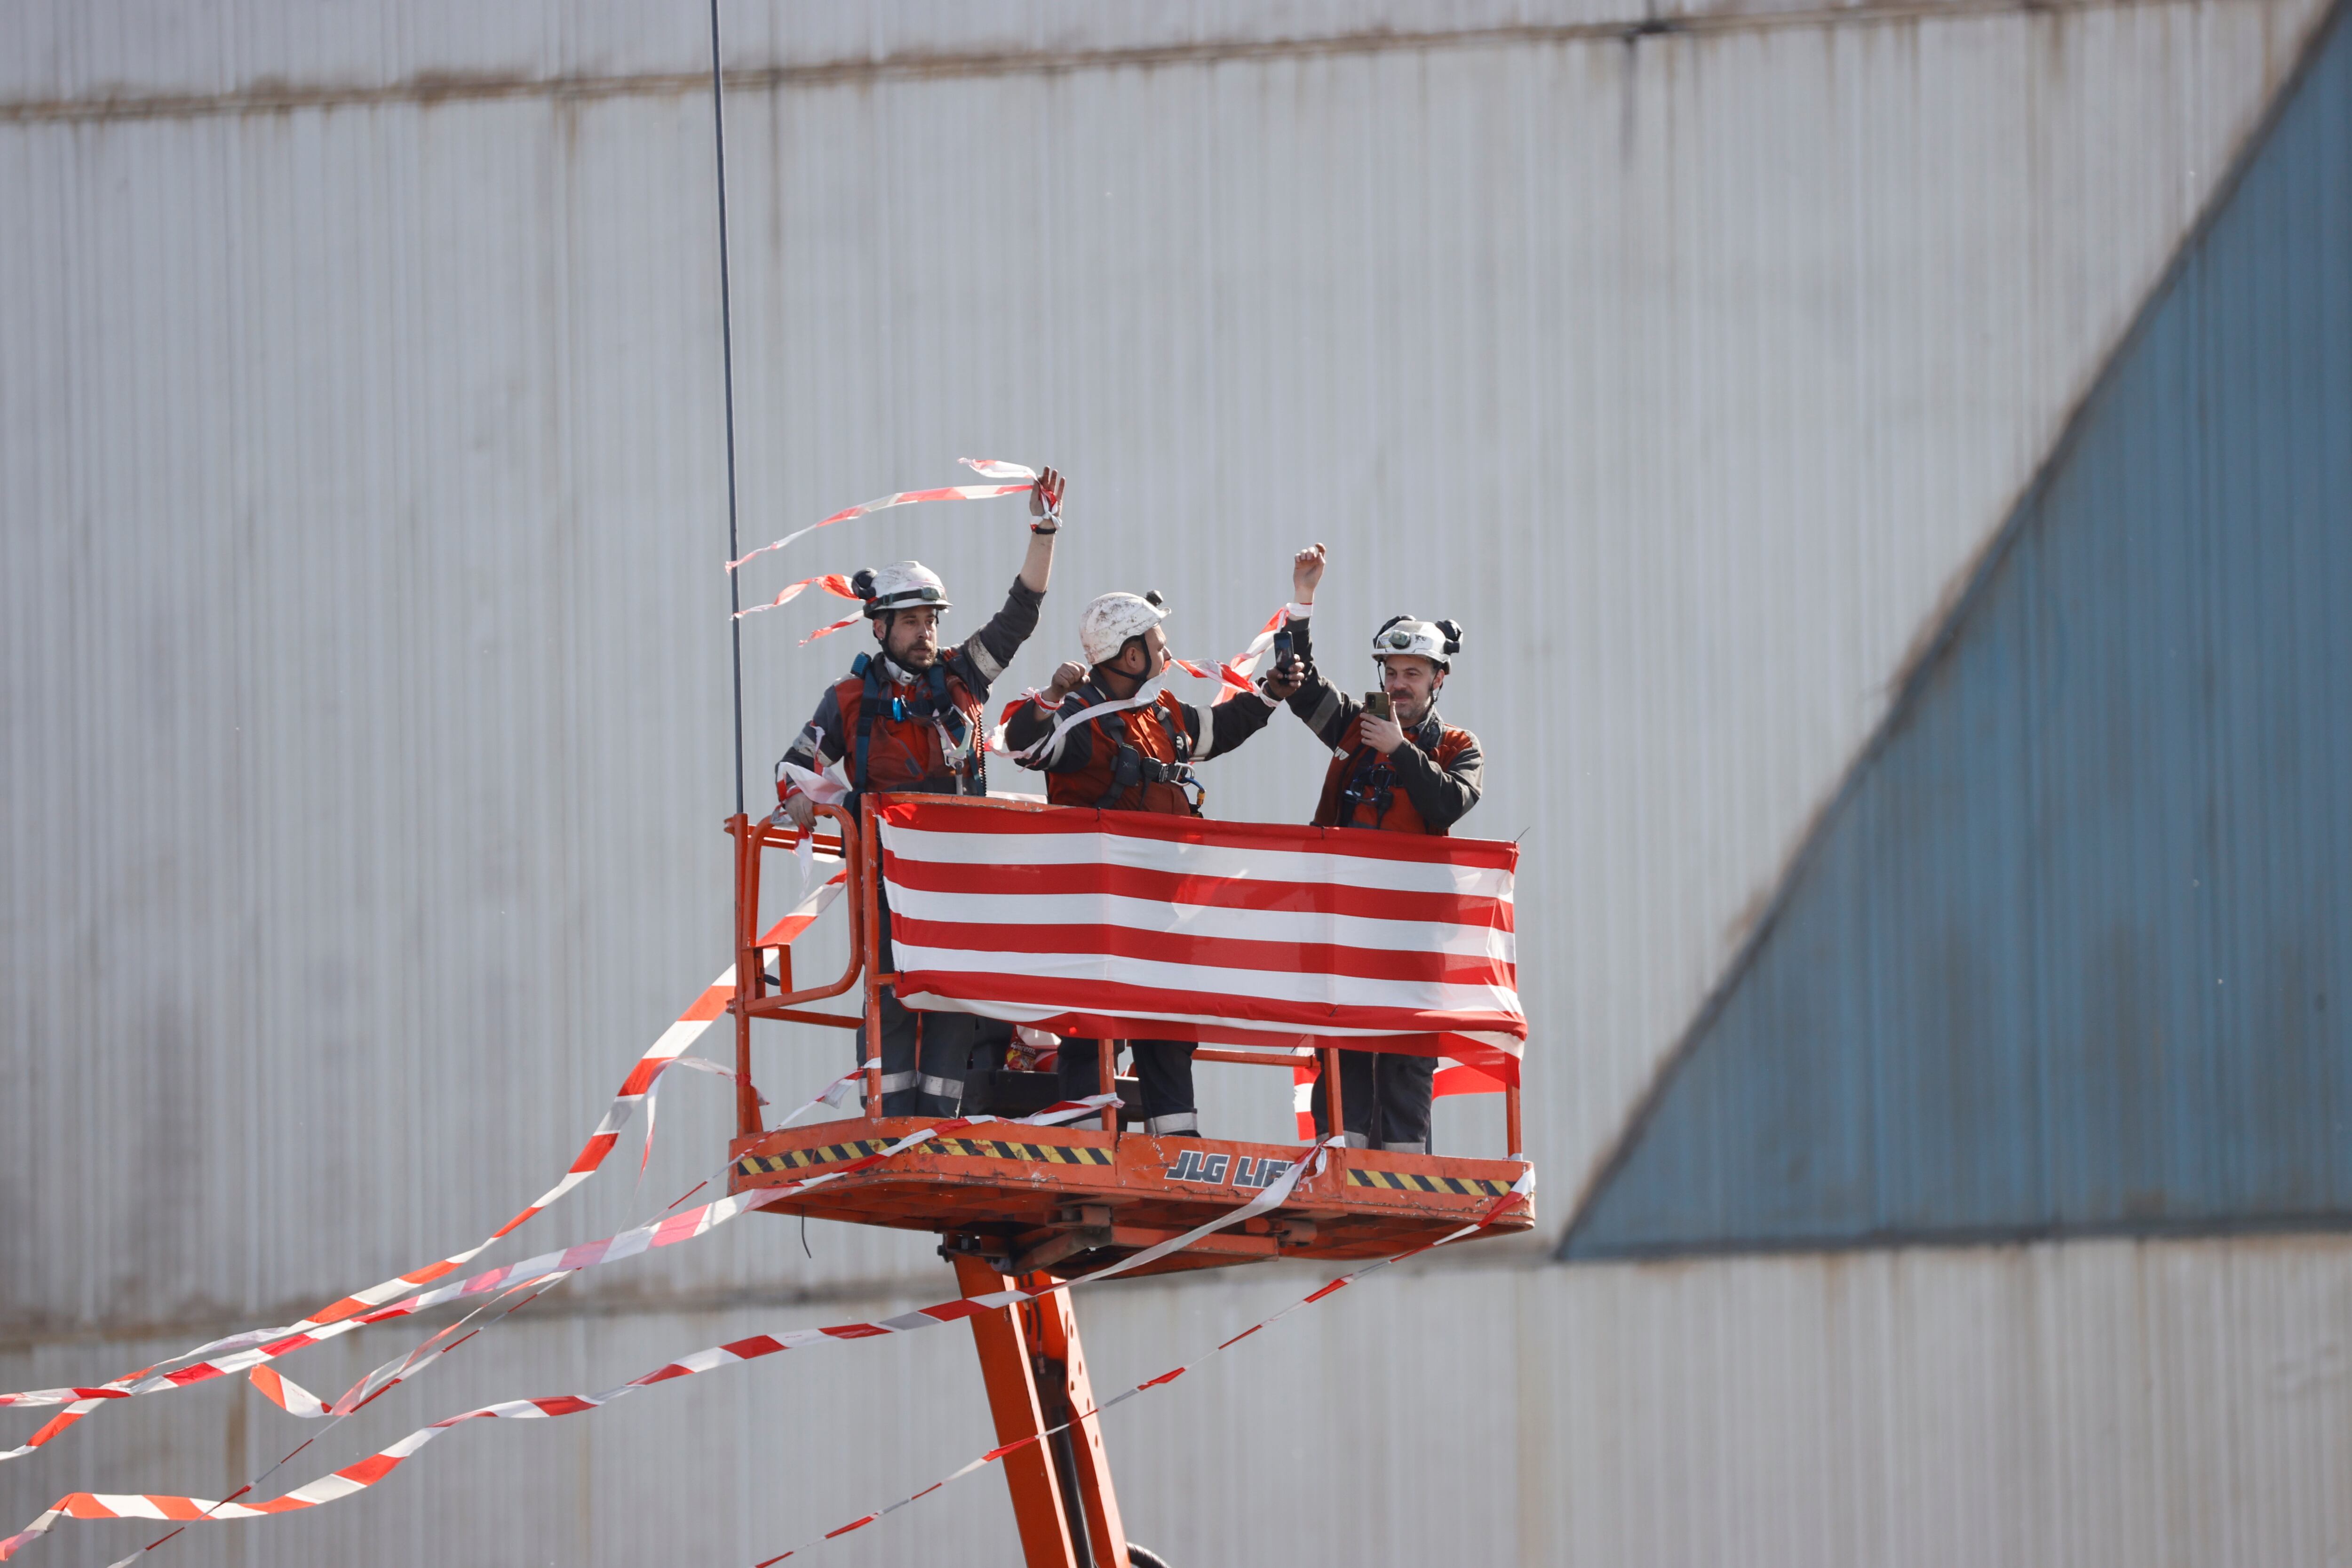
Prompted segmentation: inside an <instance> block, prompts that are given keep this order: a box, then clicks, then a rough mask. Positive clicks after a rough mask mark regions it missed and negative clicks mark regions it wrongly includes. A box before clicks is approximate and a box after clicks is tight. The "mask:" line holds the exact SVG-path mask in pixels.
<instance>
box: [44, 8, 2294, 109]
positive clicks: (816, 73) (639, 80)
mask: <svg viewBox="0 0 2352 1568" xmlns="http://www.w3.org/2000/svg"><path fill="white" fill-rule="evenodd" d="M2159 3H2162V0H2159ZM2221 3H2228V4H2237V5H2243V4H2269V3H2271V0H2221ZM2154 8H2156V7H2155V5H2151V4H2150V3H2149V0H1859V3H1858V4H1854V5H1820V6H1814V7H1812V8H1810V9H1801V10H1789V11H1762V12H1757V13H1753V14H1742V13H1738V12H1707V13H1698V12H1694V13H1692V14H1689V15H1676V14H1672V13H1667V14H1662V15H1645V16H1624V17H1616V18H1610V19H1604V20H1599V21H1589V22H1577V23H1563V24H1559V25H1556V26H1536V25H1529V26H1503V27H1464V28H1452V29H1440V30H1431V31H1423V32H1409V31H1370V32H1356V33H1335V34H1330V35H1328V36H1324V37H1299V38H1274V39H1265V40H1247V39H1213V40H1208V41H1204V42H1199V43H1188V44H1149V45H1131V46H1115V47H1102V48H1095V49H1083V48H1082V49H1039V50H1018V49H1016V50H1000V51H972V52H966V53H960V54H959V53H942V54H924V53H908V54H901V55H891V56H887V57H885V58H880V59H837V60H820V61H812V62H810V63H807V64H803V65H776V66H764V67H753V68H744V69H738V70H731V71H729V72H727V73H726V83H727V89H728V90H729V91H730V92H753V93H757V92H775V91H781V90H785V89H793V88H810V87H832V86H838V85H857V84H862V83H869V82H876V81H885V80H921V79H929V78H967V77H986V76H1024V75H1037V76H1044V75H1056V74H1060V73H1065V72H1072V71H1086V70H1116V69H1124V68H1148V67H1154V66H1184V65H1203V64H1216V63H1222V62H1225V61H1235V60H1256V59H1283V58H1301V57H1310V58H1311V57H1317V56H1336V55H1373V54H1396V53H1411V52H1415V51H1425V50H1436V49H1473V48H1496V47H1510V46H1513V45H1529V44H1570V43H1585V42H1608V41H1612V40H1614V41H1622V42H1625V43H1629V44H1638V43H1640V42H1641V41H1642V40H1643V39H1645V38H1671V37H1678V36H1682V35H1696V36H1705V35H1709V34H1718V33H1745V32H1760V31H1770V30H1776V29H1783V28H1791V27H1843V26H1874V25H1878V24H1883V23H1888V22H1906V21H1933V20H1940V19H1946V18H1950V19H1964V18H1968V17H1976V16H2009V15H2014V14H2019V13H2033V14H2037V15H2050V14H2063V13H2066V12H2095V11H2116V10H2146V9H2154ZM709 87H710V77H709V73H708V72H703V71H692V70H682V71H648V72H642V73H634V74H632V73H620V74H614V75H607V76H528V75H518V74H512V73H502V72H482V73H478V74H471V73H465V72H432V73H425V74H420V75H418V76H415V77H412V78H409V79H404V80H401V81H395V82H386V83H383V84H380V85H376V86H366V85H362V84H354V83H348V82H345V83H320V84H318V85H315V86H310V85H304V84H300V83H289V82H286V81H284V80H281V79H272V80H269V81H268V82H266V83H257V84H255V85H254V86H252V87H248V88H242V89H233V90H230V91H227V92H218V93H184V92H182V93H174V92H158V93H140V92H111V91H110V92H104V93H93V94H89V95H88V96H84V97H76V98H64V99H19V100H10V101H5V102H0V124H39V123H50V122H57V121H68V122H71V121H117V120H190V119H204V118H210V117H215V116H219V115H239V114H283V113H288V112H292V111H299V110H327V109H367V108H375V107H381V106H387V105H403V104H413V105H418V106H422V107H427V108H430V107H433V106H435V105H438V104H447V103H469V102H483V101H488V100H500V99H518V98H523V99H529V98H543V99H551V100H586V99H599V98H628V97H662V96H671V95H681V94H687V93H699V92H708V91H709Z"/></svg>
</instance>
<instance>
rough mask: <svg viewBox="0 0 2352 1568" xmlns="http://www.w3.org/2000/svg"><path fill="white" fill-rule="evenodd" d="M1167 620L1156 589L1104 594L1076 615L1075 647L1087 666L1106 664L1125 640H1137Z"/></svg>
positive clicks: (1115, 654) (1125, 642)
mask: <svg viewBox="0 0 2352 1568" xmlns="http://www.w3.org/2000/svg"><path fill="white" fill-rule="evenodd" d="M1167 618H1168V606H1167V605H1164V604H1162V603H1161V602H1160V593H1159V590H1157V589H1154V590H1153V591H1152V592H1150V593H1149V594H1142V595H1136V594H1105V595H1103V596H1102V597H1101V598H1099V599H1097V600H1096V601H1095V602H1094V603H1093V604H1091V605H1087V607H1086V609H1085V610H1084V611H1083V612H1081V613H1080V615H1079V616H1078V647H1080V648H1081V649H1083V650H1084V651H1085V653H1086V656H1087V663H1088V664H1108V663H1109V662H1110V661H1111V660H1112V659H1115V658H1118V650H1119V649H1121V648H1123V647H1126V646H1127V639H1128V638H1129V637H1141V636H1142V635H1143V634H1144V633H1146V632H1148V631H1150V629H1151V628H1152V627H1154V626H1158V625H1159V624H1160V622H1162V621H1164V620H1166V619H1167Z"/></svg>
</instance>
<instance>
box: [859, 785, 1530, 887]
mask: <svg viewBox="0 0 2352 1568" xmlns="http://www.w3.org/2000/svg"><path fill="white" fill-rule="evenodd" d="M875 815H876V816H878V817H879V818H881V820H882V821H883V822H884V823H886V824H887V825H888V826H893V827H906V828H913V829H918V830H919V831H921V832H924V833H976V834H985V835H988V836H990V837H1068V836H1071V835H1083V834H1091V833H1101V834H1108V835H1112V836H1114V837H1123V838H1143V839H1150V840H1152V841H1154V842H1157V843H1161V844H1222V845H1231V846H1233V847H1235V848H1240V849H1287V850H1291V851H1293V852H1296V853H1299V854H1308V855H1345V856H1348V857H1349V858H1355V859H1362V860H1406V861H1412V862H1414V863H1416V864H1421V865H1443V866H1469V867H1475V868H1479V869H1482V870H1495V871H1516V870H1517V868H1518V863H1519V847H1518V846H1517V845H1516V844H1512V843H1508V842H1506V841H1502V840H1498V839H1491V838H1452V837H1440V836H1438V835H1434V834H1420V833H1383V832H1381V831H1380V830H1378V829H1376V828H1370V827H1302V826H1297V825H1296V824H1292V823H1283V822H1222V821H1215V820H1212V819H1210V818H1207V817H1199V816H1161V815H1160V814H1159V813H1156V812H1142V811H1091V810H1088V809H1087V808H1085V807H1083V806H1061V807H1057V808H1055V809H1054V810H1051V811H1012V810H1007V809H1005V808H1004V807H1002V806H991V805H980V804H978V803H976V802H969V801H967V802H956V801H953V800H942V799H940V798H939V797H937V796H931V797H906V796H901V797H899V798H898V799H895V800H889V801H881V802H877V809H876V812H875Z"/></svg>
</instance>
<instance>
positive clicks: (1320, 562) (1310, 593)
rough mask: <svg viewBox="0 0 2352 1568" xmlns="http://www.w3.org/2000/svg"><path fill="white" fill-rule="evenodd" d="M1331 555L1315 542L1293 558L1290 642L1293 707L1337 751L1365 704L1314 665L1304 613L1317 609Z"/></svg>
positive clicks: (1313, 654)
mask: <svg viewBox="0 0 2352 1568" xmlns="http://www.w3.org/2000/svg"><path fill="white" fill-rule="evenodd" d="M1329 557H1330V552H1329V551H1328V550H1327V549H1326V548H1325V547H1324V546H1322V545H1320V544H1313V545H1309V546H1308V547H1307V548H1306V549H1304V550H1302V551H1300V552H1298V553H1297V554H1296V555H1294V556H1292V557H1291V558H1290V597H1291V605H1290V644H1291V653H1292V657H1293V658H1295V659H1296V660H1297V675H1298V689H1297V691H1296V692H1294V693H1292V695H1291V698H1290V710H1291V711H1292V712H1293V713H1296V714H1297V715H1298V717H1299V718H1300V719H1301V720H1302V721H1305V723H1306V725H1307V728H1308V729H1309V730H1312V731H1315V738H1316V739H1317V740H1318V741H1320V742H1323V743H1324V744H1325V745H1327V746H1328V747H1330V748H1331V749H1332V750H1333V751H1337V750H1339V742H1340V739H1341V737H1343V736H1344V735H1346V734H1347V732H1348V726H1349V724H1351V723H1353V722H1354V721H1355V718H1356V715H1357V714H1358V713H1359V712H1360V711H1362V704H1360V703H1359V702H1358V701H1357V700H1355V699H1354V698H1352V697H1350V696H1349V695H1348V694H1347V693H1346V692H1344V691H1342V690H1340V689H1339V688H1338V687H1336V686H1334V685H1332V684H1331V683H1330V682H1329V681H1328V680H1326V679H1324V678H1323V672H1322V671H1321V670H1319V669H1317V668H1315V644H1314V635H1313V630H1312V623H1311V621H1310V619H1309V617H1308V616H1307V615H1304V614H1302V613H1301V612H1302V611H1311V610H1313V609H1314V607H1315V590H1316V589H1317V588H1318V586H1320V585H1321V584H1322V582H1323V568H1324V566H1325V565H1326V564H1327V563H1328V560H1329Z"/></svg>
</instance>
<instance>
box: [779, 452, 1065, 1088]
mask: <svg viewBox="0 0 2352 1568" xmlns="http://www.w3.org/2000/svg"><path fill="white" fill-rule="evenodd" d="M1064 490H1065V485H1064V481H1063V479H1062V476H1061V475H1060V474H1058V473H1056V472H1055V470H1054V469H1052V468H1046V469H1045V470H1044V471H1043V472H1042V473H1040V474H1039V476H1038V479H1037V483H1036V485H1035V486H1034V488H1033V489H1031V491H1030V493H1029V514H1030V517H1031V519H1032V521H1031V523H1030V528H1029V551H1028V554H1027V555H1026V556H1025V557H1024V559H1023V561H1022V563H1021V574H1020V575H1019V576H1018V577H1016V578H1015V579H1014V580H1013V587H1012V590H1011V592H1010V593H1008V594H1007V595H1005V599H1004V607H1003V608H1002V609H1000V610H998V611H997V612H996V614H995V616H992V618H991V619H990V621H989V623H988V624H987V625H986V626H982V627H981V628H980V630H979V631H978V632H976V633H974V634H973V635H972V636H971V637H969V638H967V639H966V640H965V641H963V642H962V643H961V644H959V645H957V646H956V647H950V648H945V649H942V648H941V647H940V617H941V616H944V615H946V613H947V612H948V610H949V609H950V608H951V607H952V605H951V604H950V601H949V598H948V591H947V584H945V583H942V582H941V581H940V577H939V574H937V573H935V572H933V571H932V570H931V569H930V568H929V567H928V566H925V565H924V564H923V563H921V562H919V561H900V562H897V563H893V564H891V565H888V566H884V567H881V568H879V569H878V570H875V571H868V572H860V573H858V574H857V575H856V578H854V579H853V580H852V584H851V585H852V586H853V587H854V588H855V589H856V592H857V595H858V597H859V598H861V599H863V600H864V601H865V602H866V621H867V623H868V624H869V625H870V626H872V628H873V632H874V642H875V647H873V648H872V649H870V650H868V651H867V652H865V653H861V654H859V655H858V656H857V658H856V662H855V663H854V664H852V665H851V666H850V669H849V674H848V675H847V676H846V677H845V678H844V679H840V680H837V681H835V683H834V684H833V685H831V686H829V687H827V688H826V689H825V693H824V697H822V698H821V699H819V700H818V701H817V707H816V713H815V716H814V717H813V718H812V719H810V721H808V723H807V725H806V726H805V727H804V728H803V730H802V731H801V733H800V735H799V737H798V738H797V739H796V740H794V741H793V743H792V746H791V747H790V748H789V749H788V750H787V751H786V752H784V755H783V760H782V762H780V763H777V764H776V793H777V795H778V796H779V797H780V798H781V802H782V804H781V805H779V806H778V808H777V809H778V811H779V812H780V813H781V814H782V816H786V817H788V818H789V819H790V820H791V821H792V822H793V825H794V826H798V827H801V828H803V830H805V829H806V828H807V827H808V826H810V824H811V823H813V822H814V820H815V815H816V814H815V808H814V804H813V801H812V798H811V796H810V795H809V794H808V787H809V786H810V785H811V784H814V783H815V781H816V779H817V778H818V777H820V776H821V775H822V774H823V773H824V769H825V766H826V764H828V763H838V764H840V765H841V766H842V767H843V769H844V770H845V772H846V773H848V777H849V795H848V799H847V801H846V804H847V805H848V807H849V810H850V812H851V814H852V815H853V816H854V815H856V810H857V802H858V799H859V797H860V796H862V795H866V793H867V792H869V791H889V792H892V793H895V794H901V795H909V794H911V795H986V794H987V793H988V773H987V768H986V764H985V762H984V760H983V751H984V747H983V737H984V736H985V733H986V729H985V719H984V715H983V713H982V704H983V703H984V702H986V701H987V700H988V692H989V688H990V686H991V685H992V683H993V682H994V681H995V679H996V678H997V677H998V676H1000V675H1002V674H1003V673H1004V668H1005V666H1007V665H1009V664H1011V663H1012V662H1013V655H1014V654H1015V653H1016V652H1018V651H1019V650H1020V647H1021V645H1022V644H1023V643H1024V642H1026V641H1028V640H1029V635H1030V633H1032V632H1034V631H1035V630H1036V629H1037V610H1038V606H1039V605H1042V604H1043V603H1044V602H1045V584H1046V582H1047V580H1048V579H1049V578H1050V577H1051V576H1052V575H1053V570H1054V536H1055V533H1056V532H1057V531H1059V530H1060V528H1061V524H1062V497H1063V494H1064ZM795 775H797V776H795ZM881 921H882V929H881V932H880V942H879V946H878V948H877V952H878V955H879V961H880V963H881V965H882V970H883V973H893V972H894V971H895V965H894V963H893V962H892V956H891V952H890V911H889V909H888V908H887V905H886V906H884V907H883V908H882V910H881ZM881 1011H882V1112H883V1114H884V1115H886V1116H952V1115H954V1114H955V1113H956V1111H957V1110H959V1109H960V1108H961V1105H962V1103H963V1085H964V1076H965V1074H966V1073H967V1072H968V1071H969V1070H970V1068H971V1062H972V1059H973V1056H974V1053H975V1052H978V1053H981V1054H982V1057H983V1058H985V1057H987V1056H989V1055H992V1054H995V1055H1001V1051H1002V1047H1003V1046H1004V1044H1005V1043H1006V1042H1008V1041H1009V1040H1010V1039H1011V1038H1012V1033H1013V1030H1012V1026H1010V1025H1008V1024H1002V1023H999V1022H997V1021H996V1020H994V1019H986V1018H979V1017H975V1016H972V1015H971V1014H969V1013H955V1012H947V1011H930V1010H927V1009H909V1008H908V1007H907V1006H906V1005H904V1004H902V1003H901V1002H900V1001H899V1000H898V991H897V988H896V987H895V986H889V985H886V986H884V987H882V994H881ZM859 1038H860V1039H861V1041H862V1040H863V1038H864V1036H863V1034H862V1033H861V1035H860V1036H859Z"/></svg>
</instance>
